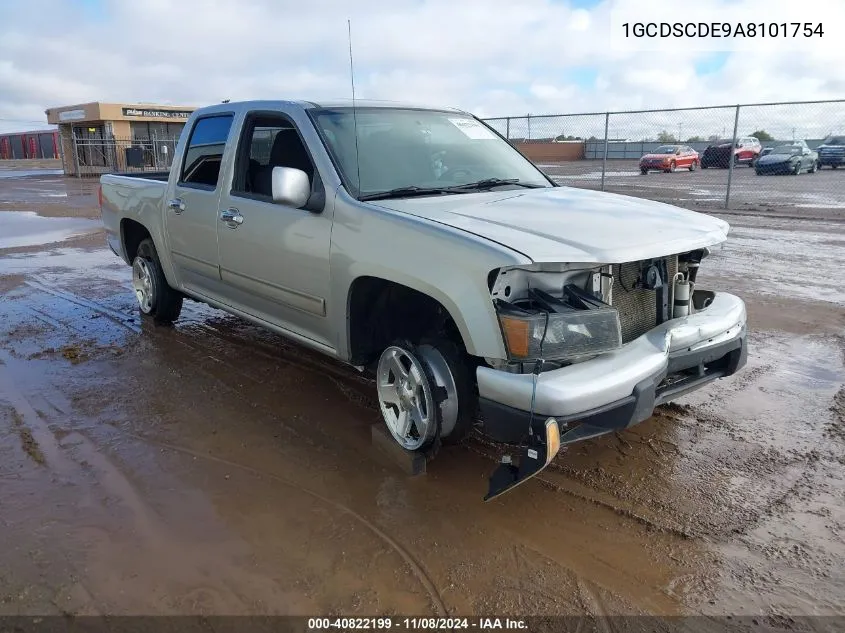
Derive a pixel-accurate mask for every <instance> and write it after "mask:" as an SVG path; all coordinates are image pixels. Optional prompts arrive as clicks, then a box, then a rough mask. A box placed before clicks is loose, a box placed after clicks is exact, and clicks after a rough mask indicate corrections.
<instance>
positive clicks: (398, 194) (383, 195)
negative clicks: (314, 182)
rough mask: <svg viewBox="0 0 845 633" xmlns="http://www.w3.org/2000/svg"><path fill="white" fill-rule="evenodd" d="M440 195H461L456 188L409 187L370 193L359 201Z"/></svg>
mask: <svg viewBox="0 0 845 633" xmlns="http://www.w3.org/2000/svg"><path fill="white" fill-rule="evenodd" d="M438 193H461V191H460V190H456V189H455V188H454V187H417V186H415V185H410V186H408V187H396V188H395V189H390V190H389V191H380V192H378V193H370V194H367V195H364V196H361V197H360V198H358V200H387V199H388V198H410V197H411V196H431V195H435V194H438Z"/></svg>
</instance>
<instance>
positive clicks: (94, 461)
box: [0, 363, 448, 616]
mask: <svg viewBox="0 0 845 633" xmlns="http://www.w3.org/2000/svg"><path fill="white" fill-rule="evenodd" d="M9 371H10V370H9V369H8V365H7V364H6V363H0V385H5V386H6V389H4V390H2V391H0V399H2V400H5V401H7V402H8V403H9V404H10V405H11V406H12V410H13V412H16V413H17V414H18V415H19V416H20V418H21V420H22V422H21V423H22V424H26V427H27V428H28V429H29V430H30V431H31V433H32V436H33V437H34V438H35V440H36V442H37V446H38V448H39V449H41V450H42V451H43V452H44V454H45V455H46V462H47V464H49V465H50V467H51V468H52V469H53V470H54V471H56V472H57V473H58V474H61V475H63V476H65V477H68V478H71V477H73V476H75V475H77V474H78V473H79V469H80V468H81V466H80V465H79V463H77V461H76V460H74V459H72V458H70V457H68V456H67V455H66V454H65V452H64V450H63V448H62V446H61V444H60V443H59V440H58V439H57V437H56V435H55V434H54V433H52V432H51V431H50V429H49V428H48V426H47V423H46V422H45V421H44V420H42V419H41V416H40V415H39V414H38V412H37V411H36V410H35V409H34V408H33V406H32V405H31V403H30V402H29V400H28V398H27V397H26V396H25V394H24V393H23V392H22V391H21V390H20V389H17V388H16V387H15V386H14V383H13V382H12V378H11V376H10V375H9ZM118 432H119V433H122V434H123V435H125V436H127V437H131V438H133V439H136V440H138V441H141V442H143V443H145V444H148V445H152V446H157V447H159V448H162V449H166V450H170V451H173V452H175V453H179V454H182V455H187V456H190V457H192V458H195V459H202V460H205V461H210V462H214V463H217V464H221V465H224V466H228V467H230V468H234V469H238V470H241V471H244V472H246V473H249V474H251V475H253V476H255V477H258V478H262V477H263V478H267V479H270V480H273V481H276V482H279V483H282V484H283V485H285V486H288V487H290V488H293V489H296V490H299V491H301V492H303V493H305V494H306V495H308V496H310V497H312V498H313V499H316V500H318V501H320V502H321V503H323V504H325V505H327V506H329V507H332V508H334V509H335V510H337V511H340V512H341V513H344V514H348V515H349V516H351V517H352V518H353V519H354V520H356V521H357V522H358V523H360V524H361V525H363V526H364V527H365V528H366V529H368V530H369V531H370V532H371V533H372V534H373V535H374V536H376V538H378V539H379V540H381V541H382V542H383V543H385V544H386V545H387V546H388V547H389V548H390V549H392V550H393V551H394V552H395V553H396V554H398V555H399V557H400V558H401V559H402V560H403V561H404V562H405V564H406V565H407V566H408V567H409V568H410V570H411V572H412V573H413V574H414V576H415V577H416V578H417V581H418V582H419V583H420V585H421V586H422V587H423V589H424V590H425V591H426V593H427V594H428V596H429V599H430V601H431V604H432V606H433V607H434V609H435V610H436V612H437V613H438V615H440V616H447V615H448V610H447V609H446V605H445V603H444V602H443V598H442V596H441V595H440V592H439V591H438V590H437V588H436V586H435V584H434V582H433V581H432V580H431V577H430V576H429V575H428V573H427V572H426V571H425V569H424V568H423V566H422V565H421V564H420V563H419V562H418V561H417V560H416V558H415V557H414V556H413V555H412V554H411V553H410V552H409V551H408V550H407V549H406V548H404V547H403V546H402V545H400V544H399V543H398V542H397V541H396V540H395V539H393V538H392V537H391V536H390V535H388V534H387V533H386V532H385V531H383V530H382V529H381V528H379V527H378V526H377V525H376V524H375V523H374V522H372V521H370V520H369V519H367V518H366V517H364V516H363V515H361V514H359V513H358V512H356V511H355V510H353V509H352V508H350V507H349V506H347V505H345V504H343V503H341V502H339V501H335V500H333V499H330V498H328V497H326V496H324V495H322V494H320V493H318V492H316V491H314V490H311V489H309V488H307V487H305V486H302V485H300V484H297V483H296V482H293V481H291V480H289V479H287V478H285V477H282V476H280V475H277V474H275V473H271V472H267V471H263V470H260V469H257V468H255V467H252V466H249V465H246V464H242V463H239V462H235V461H232V460H228V459H225V458H222V457H217V456H215V455H208V454H204V453H201V452H198V451H194V450H191V449H189V448H186V447H182V446H177V445H175V444H171V443H169V442H162V441H159V440H154V439H151V438H148V437H144V436H141V435H138V434H135V433H131V432H127V431H123V430H118ZM63 437H71V438H72V439H77V440H78V442H77V444H76V445H75V446H74V450H76V451H80V452H81V456H82V457H83V458H84V461H85V462H86V463H87V464H89V468H90V467H94V468H95V470H97V471H99V474H100V475H101V476H98V477H97V481H99V482H101V483H103V484H104V485H105V486H106V488H107V489H108V490H109V491H111V492H112V493H113V494H114V495H116V496H117V497H118V498H120V499H121V500H123V501H124V502H125V503H126V504H127V506H128V507H129V509H130V510H131V511H132V513H133V515H134V516H135V517H136V520H137V521H138V527H140V528H141V533H142V534H143V535H144V537H145V538H146V539H147V540H148V541H150V542H152V541H155V542H159V543H161V542H165V541H166V540H167V539H166V535H163V533H162V529H163V525H161V520H160V518H159V517H157V516H156V515H155V513H154V512H152V511H151V510H149V508H148V507H147V504H146V503H145V502H144V501H143V499H142V498H141V496H140V494H139V493H138V492H137V490H135V488H134V486H133V485H132V484H131V483H130V482H129V480H128V479H127V478H126V477H125V476H124V475H123V473H122V472H121V471H120V469H119V468H117V467H116V466H115V465H114V464H112V462H111V461H110V460H109V459H108V458H107V457H106V456H105V455H104V454H103V453H102V452H101V451H100V450H99V449H98V447H97V446H96V445H95V444H94V443H93V441H92V440H91V439H90V438H88V437H87V436H86V435H85V434H84V433H81V432H79V431H72V432H71V433H69V434H68V435H66V436H63Z"/></svg>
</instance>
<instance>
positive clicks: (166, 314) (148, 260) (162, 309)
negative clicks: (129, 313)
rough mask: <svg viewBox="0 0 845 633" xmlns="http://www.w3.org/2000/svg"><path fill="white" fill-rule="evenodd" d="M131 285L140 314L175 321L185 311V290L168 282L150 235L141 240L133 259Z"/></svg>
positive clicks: (168, 321)
mask: <svg viewBox="0 0 845 633" xmlns="http://www.w3.org/2000/svg"><path fill="white" fill-rule="evenodd" d="M132 288H133V290H134V291H135V298H136V300H137V301H138V308H139V309H140V310H141V314H142V315H145V316H149V317H153V319H154V320H155V322H156V323H172V322H173V321H175V320H176V319H178V318H179V313H180V312H182V298H183V297H182V293H180V292H179V291H178V290H174V289H173V288H171V287H170V285H169V284H168V283H167V278H166V277H165V276H164V272H163V271H162V269H161V261H160V260H159V258H158V253H157V252H156V247H155V244H153V241H152V239H151V238H147V239H145V240H142V241H141V243H140V244H138V250H137V252H136V254H135V259H133V260H132Z"/></svg>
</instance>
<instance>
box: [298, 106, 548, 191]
mask: <svg viewBox="0 0 845 633" xmlns="http://www.w3.org/2000/svg"><path fill="white" fill-rule="evenodd" d="M311 114H312V118H313V120H314V123H315V125H316V127H317V130H318V131H319V133H320V134H321V135H322V137H323V139H324V140H325V143H326V146H327V147H328V149H329V152H330V153H331V154H332V157H333V159H334V161H335V164H336V165H337V167H338V169H339V171H340V172H341V177H342V178H343V181H344V184H345V185H346V187H347V188H348V189H349V191H350V193H352V194H353V195H355V196H357V197H362V196H371V195H374V194H379V193H383V192H387V191H391V190H393V189H398V188H407V187H411V188H422V189H428V188H445V187H453V186H456V185H465V184H469V183H476V182H479V181H486V180H488V179H503V180H511V181H512V180H514V179H515V180H518V182H519V185H525V186H538V187H551V186H552V184H551V183H550V182H549V180H548V179H547V178H546V177H545V176H544V175H543V174H542V173H541V172H540V171H539V170H538V169H537V168H536V167H534V166H533V165H532V164H531V163H530V162H528V160H527V159H525V158H524V157H523V156H522V154H520V153H519V152H518V151H517V150H516V149H515V148H514V147H512V146H511V145H510V144H509V143H507V141H505V140H504V139H502V138H501V137H500V136H498V135H497V134H495V133H494V132H493V131H491V130H490V129H489V128H488V127H487V126H485V125H484V124H483V123H480V122H479V121H477V120H476V119H474V118H472V117H470V116H467V115H464V114H458V113H453V112H439V111H432V110H412V109H399V108H357V109H356V111H355V113H354V116H353V111H352V109H351V108H333V109H327V110H314V111H312V112H311ZM356 118H357V123H356ZM356 125H357V129H358V143H357V148H356V142H355V128H356ZM356 154H357V156H358V157H360V158H359V160H356ZM359 178H360V185H359ZM519 185H513V184H512V183H509V185H502V186H519ZM491 186H494V185H491ZM447 193H448V192H447Z"/></svg>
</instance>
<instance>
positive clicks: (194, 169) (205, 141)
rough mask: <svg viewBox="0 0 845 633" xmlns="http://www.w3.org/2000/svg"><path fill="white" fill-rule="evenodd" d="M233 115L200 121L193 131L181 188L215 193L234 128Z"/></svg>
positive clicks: (183, 166) (181, 179)
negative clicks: (205, 189)
mask: <svg viewBox="0 0 845 633" xmlns="http://www.w3.org/2000/svg"><path fill="white" fill-rule="evenodd" d="M232 118H233V117H232V115H231V114H225V115H221V116H210V117H205V118H203V119H200V120H199V121H197V122H196V124H195V125H194V129H193V130H191V136H190V137H189V138H188V146H187V148H186V150H185V161H184V162H183V163H182V174H181V176H180V177H179V183H180V184H188V185H198V186H201V187H203V188H210V189H214V188H215V187H217V180H218V178H219V177H220V162H221V161H222V160H223V150H224V149H225V147H226V139H227V138H228V137H229V129H230V128H231V127H232Z"/></svg>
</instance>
